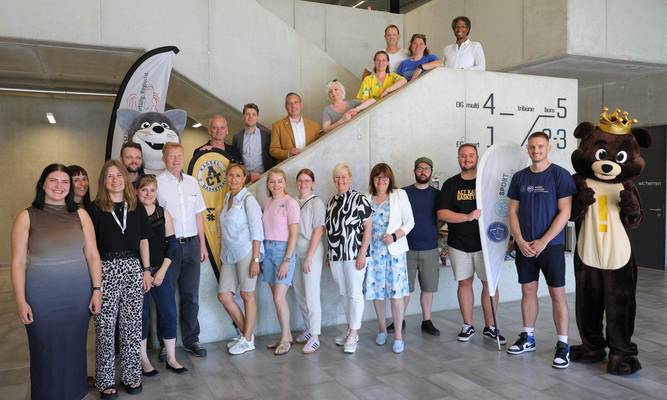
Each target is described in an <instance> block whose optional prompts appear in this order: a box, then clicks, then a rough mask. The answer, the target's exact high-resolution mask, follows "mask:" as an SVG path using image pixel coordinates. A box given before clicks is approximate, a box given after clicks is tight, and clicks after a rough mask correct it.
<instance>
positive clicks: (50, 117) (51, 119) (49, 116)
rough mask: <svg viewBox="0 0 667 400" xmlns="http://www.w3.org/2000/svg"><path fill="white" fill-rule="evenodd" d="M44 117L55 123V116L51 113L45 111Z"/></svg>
mask: <svg viewBox="0 0 667 400" xmlns="http://www.w3.org/2000/svg"><path fill="white" fill-rule="evenodd" d="M46 119H48V120H49V123H51V124H55V123H56V117H54V116H53V113H46Z"/></svg>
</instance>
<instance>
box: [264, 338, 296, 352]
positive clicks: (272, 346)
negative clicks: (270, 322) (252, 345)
mask: <svg viewBox="0 0 667 400" xmlns="http://www.w3.org/2000/svg"><path fill="white" fill-rule="evenodd" d="M289 344H290V345H292V344H294V341H293V340H290V341H289ZM278 346H280V339H278V340H276V341H273V342H271V343H269V344H267V345H266V348H267V349H269V350H273V349H277V348H278Z"/></svg>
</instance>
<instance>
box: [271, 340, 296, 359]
mask: <svg viewBox="0 0 667 400" xmlns="http://www.w3.org/2000/svg"><path fill="white" fill-rule="evenodd" d="M291 348H292V343H290V342H280V344H279V345H278V347H276V351H275V352H274V353H273V354H275V355H277V356H283V355H285V354H287V353H289V351H290V349H291Z"/></svg>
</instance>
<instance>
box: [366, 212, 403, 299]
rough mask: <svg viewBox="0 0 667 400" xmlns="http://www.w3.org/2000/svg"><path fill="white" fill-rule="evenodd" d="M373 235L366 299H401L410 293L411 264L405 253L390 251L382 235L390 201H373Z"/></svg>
mask: <svg viewBox="0 0 667 400" xmlns="http://www.w3.org/2000/svg"><path fill="white" fill-rule="evenodd" d="M371 208H372V210H373V213H372V216H371V218H372V222H373V229H372V237H371V246H370V247H371V256H370V258H369V259H368V263H367V270H366V299H367V300H384V299H398V298H402V297H405V296H407V295H408V293H409V288H408V267H407V261H406V255H405V253H401V254H400V255H398V256H392V255H391V254H389V250H388V249H387V245H386V244H384V242H383V241H382V238H383V237H384V235H385V233H386V232H387V225H388V224H389V201H388V200H386V201H384V202H383V203H382V204H375V202H373V201H372V202H371Z"/></svg>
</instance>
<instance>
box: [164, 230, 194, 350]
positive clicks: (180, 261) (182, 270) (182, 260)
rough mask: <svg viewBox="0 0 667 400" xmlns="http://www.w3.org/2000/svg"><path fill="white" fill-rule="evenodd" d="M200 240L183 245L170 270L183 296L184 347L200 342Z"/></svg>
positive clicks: (175, 284) (182, 334) (181, 319)
mask: <svg viewBox="0 0 667 400" xmlns="http://www.w3.org/2000/svg"><path fill="white" fill-rule="evenodd" d="M199 257H200V252H199V239H198V238H195V239H193V240H190V241H189V242H185V243H181V245H180V249H179V250H178V251H177V254H176V257H175V258H176V260H173V261H172V263H171V267H169V269H170V270H171V272H172V279H173V284H174V287H176V286H178V292H179V294H180V295H181V304H180V309H181V318H180V322H181V337H182V339H183V345H184V346H190V345H192V344H193V343H195V342H199V319H198V315H199V278H200V275H199V274H200V272H199V271H200V269H201V262H200V261H199Z"/></svg>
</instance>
